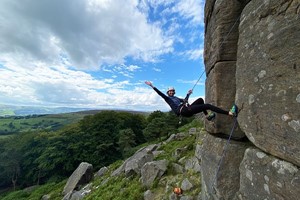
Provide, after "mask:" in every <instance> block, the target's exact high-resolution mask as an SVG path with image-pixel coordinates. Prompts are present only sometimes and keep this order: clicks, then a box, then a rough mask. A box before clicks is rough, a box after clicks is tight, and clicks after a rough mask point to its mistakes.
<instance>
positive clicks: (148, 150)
mask: <svg viewBox="0 0 300 200" xmlns="http://www.w3.org/2000/svg"><path fill="white" fill-rule="evenodd" d="M159 146H160V145H157V144H152V145H149V146H147V147H143V148H141V149H139V150H138V151H137V152H136V153H135V154H134V155H133V156H131V157H130V158H128V159H127V160H125V161H124V163H123V164H122V165H121V166H120V167H119V168H118V169H116V170H115V171H113V172H112V174H111V176H119V175H120V174H122V173H125V175H126V176H127V177H128V176H131V175H134V174H138V175H139V174H140V170H141V168H142V167H143V165H144V164H145V163H146V162H150V161H153V158H154V155H153V153H152V152H153V151H156V149H157V148H158V147H159Z"/></svg>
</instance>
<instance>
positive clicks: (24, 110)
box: [0, 105, 91, 116]
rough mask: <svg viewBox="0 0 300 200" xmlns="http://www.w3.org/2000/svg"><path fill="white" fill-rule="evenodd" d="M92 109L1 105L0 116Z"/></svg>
mask: <svg viewBox="0 0 300 200" xmlns="http://www.w3.org/2000/svg"><path fill="white" fill-rule="evenodd" d="M86 110H91V109H88V108H69V107H40V106H14V105H0V116H26V115H43V114H59V113H70V112H78V111H86Z"/></svg>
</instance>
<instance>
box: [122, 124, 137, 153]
mask: <svg viewBox="0 0 300 200" xmlns="http://www.w3.org/2000/svg"><path fill="white" fill-rule="evenodd" d="M135 144H136V143H135V134H134V132H133V130H132V129H130V128H127V129H123V130H121V131H120V134H119V141H118V145H119V148H120V151H121V152H122V155H123V158H125V157H127V156H129V155H128V153H129V152H130V150H131V149H132V147H134V146H135Z"/></svg>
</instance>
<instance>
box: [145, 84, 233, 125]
mask: <svg viewBox="0 0 300 200" xmlns="http://www.w3.org/2000/svg"><path fill="white" fill-rule="evenodd" d="M145 83H146V84H147V85H149V86H150V87H152V88H153V89H154V91H155V92H157V94H158V95H159V96H161V97H162V98H163V99H164V100H165V101H166V102H167V104H169V106H170V107H171V109H172V111H173V112H174V113H175V114H176V115H178V116H183V117H191V116H193V115H194V114H197V113H200V112H203V113H204V114H205V116H206V119H207V120H209V121H210V120H213V119H214V118H215V116H216V115H215V113H214V112H216V113H220V114H224V115H230V116H233V117H237V114H238V107H237V106H236V105H235V104H234V105H233V106H232V108H231V109H230V111H226V110H223V109H221V108H218V107H216V106H213V105H211V104H205V103H204V100H203V99H202V98H198V99H197V100H196V101H194V102H193V103H192V104H191V105H189V104H188V98H189V96H190V95H191V94H192V90H189V91H188V93H187V95H186V97H185V99H181V98H178V97H176V96H174V95H175V89H174V88H173V87H170V88H168V91H167V95H168V96H167V95H165V94H164V93H162V92H161V91H159V90H158V89H157V88H156V87H154V86H153V85H152V83H151V82H150V81H146V82H145ZM207 110H210V111H213V112H211V113H210V114H208V112H207Z"/></svg>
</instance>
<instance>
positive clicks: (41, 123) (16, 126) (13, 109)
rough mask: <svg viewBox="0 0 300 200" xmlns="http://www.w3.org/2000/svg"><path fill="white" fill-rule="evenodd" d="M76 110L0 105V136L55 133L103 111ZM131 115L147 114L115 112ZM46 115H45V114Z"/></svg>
mask: <svg viewBox="0 0 300 200" xmlns="http://www.w3.org/2000/svg"><path fill="white" fill-rule="evenodd" d="M77 110H80V109H77V108H55V109H52V108H50V109H49V108H43V107H42V108H39V107H25V106H3V105H0V113H1V114H0V136H2V138H3V137H4V136H6V135H11V134H15V133H19V132H26V131H36V130H43V131H56V130H58V129H60V128H62V127H63V126H65V125H68V124H72V123H76V122H78V121H79V120H81V119H83V118H84V117H85V116H87V115H94V114H97V113H99V112H101V111H103V110H80V111H77ZM115 111H116V112H129V113H133V114H143V115H148V114H149V113H147V112H139V111H129V110H115ZM45 113H46V114H45Z"/></svg>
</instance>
